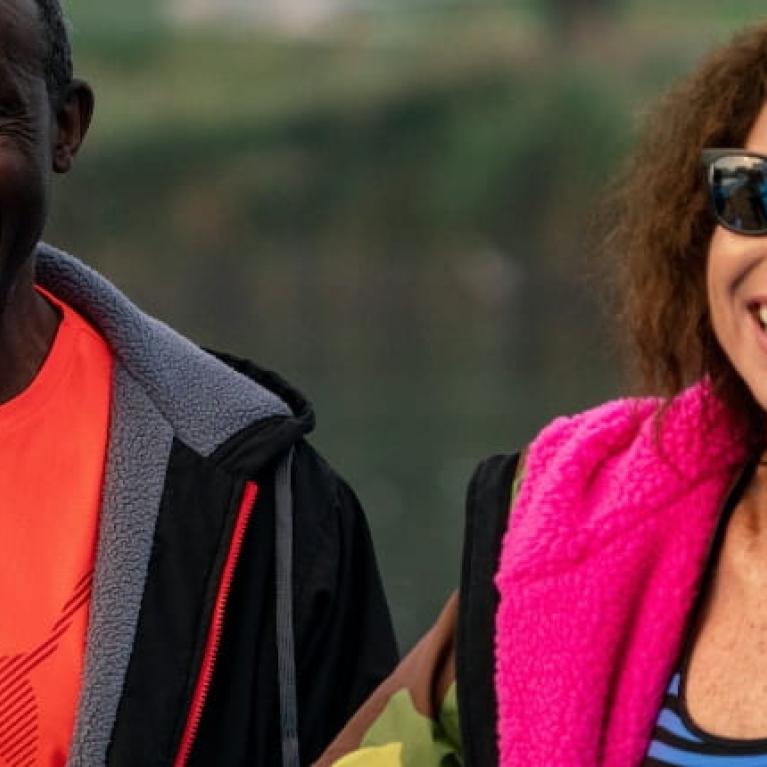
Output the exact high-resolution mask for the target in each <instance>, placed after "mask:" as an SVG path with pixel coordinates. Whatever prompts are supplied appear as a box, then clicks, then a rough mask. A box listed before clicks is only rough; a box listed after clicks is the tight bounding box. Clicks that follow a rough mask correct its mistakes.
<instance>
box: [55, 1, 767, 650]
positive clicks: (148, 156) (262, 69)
mask: <svg viewBox="0 0 767 767" xmlns="http://www.w3.org/2000/svg"><path fill="white" fill-rule="evenodd" d="M65 4H66V6H67V8H68V11H69V15H70V18H71V21H72V25H73V34H74V41H75V56H76V63H77V69H78V72H79V73H80V74H81V75H83V76H85V77H87V78H88V79H89V80H90V81H91V82H92V84H93V85H94V87H95V89H96V93H97V103H98V107H97V114H96V120H95V123H94V125H93V129H92V133H91V136H90V139H89V143H88V145H87V146H86V149H85V151H84V152H83V154H82V156H81V159H80V162H79V164H78V167H77V169H76V172H75V173H74V174H73V175H72V176H71V177H70V178H67V179H66V180H65V181H63V182H62V183H60V184H59V186H58V189H57V199H56V203H55V209H54V212H53V218H52V222H51V227H50V229H49V232H48V235H47V236H48V238H49V239H50V240H51V241H53V242H55V243H57V244H59V245H60V246H62V247H65V248H67V249H70V250H72V251H74V252H76V253H77V254H78V255H80V257H81V258H83V259H85V260H87V261H89V262H90V263H91V264H93V265H94V266H96V267H97V268H98V269H100V270H101V271H103V272H105V273H106V274H107V275H108V276H110V277H111V278H112V279H113V280H114V281H115V282H116V283H117V284H118V285H119V286H120V287H121V288H122V289H123V290H125V291H126V292H127V293H128V294H129V295H130V296H131V297H132V298H134V299H135V300H136V301H137V302H138V303H139V304H140V305H141V306H143V307H144V308H145V309H147V310H148V311H150V312H152V313H154V314H156V315H158V316H159V317H161V318H163V319H165V320H166V321H168V322H169V323H171V324H172V325H174V326H175V327H176V328H178V329H179V330H181V331H182V332H184V333H186V334H188V335H190V336H191V337H192V338H193V339H195V340H196V341H197V342H199V343H201V344H205V345H208V346H212V347H216V348H221V349H226V350H229V351H232V352H234V353H238V354H240V355H244V356H248V357H251V358H252V359H254V360H256V361H257V362H259V363H260V364H261V365H262V366H265V367H270V368H275V369H277V370H278V371H280V372H281V373H282V374H283V375H284V376H285V377H287V378H288V379H289V380H290V381H291V382H293V383H294V384H295V385H296V386H297V387H298V388H300V389H301V390H303V391H304V392H305V393H307V394H308V395H309V397H310V399H311V400H312V401H313V402H314V404H315V406H316V410H317V414H318V427H317V430H316V432H315V435H314V437H313V441H314V443H315V444H316V445H317V446H318V447H319V448H320V449H321V450H322V451H323V452H324V453H325V455H326V456H327V457H328V458H329V459H330V461H331V462H332V463H333V464H334V465H335V466H336V467H337V468H338V470H339V471H340V472H341V473H342V474H343V475H344V476H345V477H346V478H347V479H348V480H349V481H350V483H351V484H352V485H353V487H354V488H355V489H356V491H357V493H358V495H359V496H360V498H361V499H362V501H363V504H364V506H365V508H366V509H367V512H368V517H369V520H370V524H371V528H372V532H373V536H374V539H375V542H376V546H377V550H378V555H379V558H380V564H381V568H382V571H383V576H384V581H385V585H386V588H387V591H388V595H389V598H390V602H391V605H392V608H393V612H394V618H395V623H396V627H397V631H398V634H399V638H400V643H401V646H402V648H403V649H407V648H408V647H409V646H411V645H412V643H413V642H414V641H415V639H416V638H417V637H418V636H419V635H420V634H421V633H422V632H423V631H424V630H425V628H426V627H428V626H429V625H430V624H431V623H432V621H433V620H434V618H435V616H436V614H437V611H438V609H439V607H440V605H441V604H442V602H443V601H444V600H445V598H446V597H447V596H448V595H449V593H450V591H451V590H452V589H454V588H455V587H456V585H457V583H458V580H459V572H460V554H461V539H462V533H463V513H464V493H465V487H466V483H467V481H468V479H469V477H470V475H471V472H472V469H473V467H474V466H475V464H476V463H477V462H478V461H479V460H480V459H481V458H482V457H484V456H487V455H489V454H491V453H494V452H501V451H511V450H514V449H518V448H519V447H520V446H523V445H524V444H525V443H526V442H527V441H528V440H529V439H530V438H531V436H532V435H533V434H534V433H535V432H536V431H537V429H538V428H540V427H541V426H542V425H543V424H544V423H545V422H546V421H547V420H548V419H550V418H551V417H552V416H554V415H556V414H559V413H564V412H573V411H578V410H581V409H583V408H586V407H589V406H591V405H593V404H595V403H597V402H599V401H600V400H602V399H604V398H605V397H608V396H614V395H615V394H616V393H618V392H619V391H620V390H621V388H622V382H623V381H624V378H623V377H622V375H621V372H620V370H619V365H618V362H617V360H618V356H617V355H616V354H615V353H614V352H613V350H612V348H611V343H613V342H612V339H611V335H610V317H609V313H606V312H604V311H602V306H601V303H602V302H601V301H600V299H599V298H598V294H597V293H596V292H595V290H594V286H593V279H592V277H590V275H591V274H592V272H593V263H592V262H591V261H590V259H589V256H590V251H591V250H593V242H591V239H590V237H589V234H588V233H589V227H590V222H591V220H592V218H593V213H594V209H595V203H596V201H597V200H598V199H599V195H600V193H602V192H603V191H604V189H605V186H606V184H607V183H608V180H609V178H610V176H611V174H612V173H613V172H614V169H615V168H616V166H617V164H618V163H619V162H620V160H621V158H622V157H623V156H624V155H625V153H626V152H627V150H628V149H629V148H630V146H631V143H632V139H633V136H634V135H635V130H636V126H637V120H638V118H641V115H642V113H643V111H644V110H645V109H646V108H647V106H648V104H650V103H651V101H652V99H653V98H654V97H656V96H657V95H658V94H659V93H660V92H661V91H662V89H663V88H665V87H666V86H667V85H668V83H669V82H670V81H671V80H672V79H673V78H674V77H675V76H677V75H678V74H680V73H682V72H684V71H687V70H688V69H689V68H690V67H691V66H693V65H694V64H695V62H696V61H697V60H698V59H699V58H700V57H701V56H702V55H703V54H704V53H705V52H706V51H707V50H709V49H710V48H711V47H712V46H713V45H715V44H716V43H717V42H720V41H722V40H723V39H725V38H726V37H728V36H729V35H730V34H731V33H732V32H733V30H735V29H737V28H738V27H739V26H741V25H743V24H744V23H748V22H753V21H758V20H760V18H762V17H763V16H764V14H765V12H764V10H763V8H764V4H763V2H762V0H741V1H740V2H738V3H722V2H718V1H717V0H677V1H676V2H673V3H670V2H668V1H667V0H537V1H536V0H496V1H495V2H490V1H489V0H488V2H483V1H482V0H463V1H462V2H454V1H451V0H443V1H442V2H440V0H165V1H164V2H163V1H162V0H131V2H129V3H128V2H125V0H65ZM613 346H614V344H613Z"/></svg>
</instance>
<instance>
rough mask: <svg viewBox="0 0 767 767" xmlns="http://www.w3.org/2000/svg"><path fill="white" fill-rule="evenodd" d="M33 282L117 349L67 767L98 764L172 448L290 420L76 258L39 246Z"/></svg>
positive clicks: (282, 408)
mask: <svg viewBox="0 0 767 767" xmlns="http://www.w3.org/2000/svg"><path fill="white" fill-rule="evenodd" d="M37 266H38V269H37V278H38V281H39V282H40V284H41V285H42V286H43V287H45V288H47V289H48V290H50V291H51V293H53V294H54V295H55V296H57V297H59V298H61V299H62V300H63V301H64V302H66V303H67V304H69V305H70V306H72V307H73V308H74V309H75V310H76V311H78V312H79V313H80V314H82V315H83V316H84V317H86V318H87V319H88V320H89V321H90V322H91V323H92V324H93V325H94V326H95V327H96V328H97V329H98V330H99V332H100V333H101V334H102V335H103V337H104V338H105V339H106V340H107V342H108V343H109V345H110V346H111V348H112V350H113V353H114V355H115V370H114V375H113V394H112V410H111V418H110V433H109V447H108V453H107V461H106V468H105V476H104V487H103V493H102V495H103V501H102V508H101V518H100V521H99V538H98V550H97V556H96V566H95V572H94V579H93V597H92V600H91V608H90V617H89V625H88V637H87V646H86V654H85V668H84V677H83V684H82V691H81V695H80V701H79V705H78V712H77V717H76V723H75V732H74V737H73V741H72V746H71V749H70V753H69V758H68V760H67V766H68V767H102V765H104V764H105V762H106V755H107V749H108V747H109V741H110V738H111V734H112V730H113V728H114V723H115V719H116V717H117V710H118V706H119V702H120V698H121V696H122V694H123V685H124V682H125V675H126V672H127V669H128V664H129V662H130V657H131V651H132V648H133V644H134V637H135V633H136V627H137V625H138V617H139V612H140V609H141V600H142V596H143V593H144V585H145V581H146V577H147V571H148V567H149V560H150V556H151V553H152V541H153V538H154V529H155V524H156V522H157V515H158V512H159V508H160V501H161V498H162V492H163V487H164V483H165V473H166V469H167V463H168V458H169V456H170V451H171V446H172V443H173V439H174V438H178V439H180V440H181V441H183V442H184V443H186V444H187V445H188V446H189V447H191V448H192V449H194V450H196V451H197V452H199V453H201V454H202V455H205V456H207V455H210V454H211V453H212V452H213V451H214V450H215V449H216V448H217V447H219V446H220V445H221V444H222V443H224V442H225V441H226V440H227V439H228V438H229V437H231V436H233V435H234V434H236V433H237V432H238V431H240V430H241V429H243V428H244V427H246V426H248V425H249V424H251V423H253V422H254V421H257V420H259V419H263V418H266V417H269V416H273V415H288V414H289V413H290V411H289V409H288V407H287V405H286V404H285V403H284V402H282V400H280V399H279V398H278V397H276V396H275V395H274V394H272V393H271V392H269V391H267V390H266V389H264V388H263V387H261V386H259V385H258V384H256V383H254V382H253V381H251V380H250V379H249V378H247V377H245V376H243V375H241V374H239V373H236V372H234V371H232V370H231V369H229V368H228V367H227V366H226V365H224V364H223V363H221V362H220V361H218V360H217V359H215V358H214V357H212V356H210V355H209V354H206V353H205V352H203V351H201V350H200V349H199V348H198V347H196V346H195V345H194V344H192V343H190V342H189V341H187V340H186V339H184V338H182V337H181V336H180V335H178V334H177V333H176V332H174V331H173V330H171V329H170V328H169V327H167V326H166V325H164V324H162V323H161V322H159V321H157V320H155V319H153V318H151V317H148V316H147V315H146V314H144V313H143V312H141V311H140V310H139V309H138V308H136V307H135V306H134V305H133V304H132V303H131V302H130V301H128V299H127V298H125V296H123V295H122V294H121V293H120V292H119V291H118V290H117V289H116V288H115V287H114V286H113V285H111V284H110V283H109V282H108V281H107V280H105V279H104V278H103V277H101V276H100V275H98V274H97V273H96V272H94V271H93V270H92V269H90V268H88V267H87V266H85V265H84V264H82V263H81V262H79V261H78V260H76V259H75V258H73V257H72V256H69V255H67V254H65V253H62V252H61V251H58V250H55V249H54V248H51V247H49V246H47V245H41V246H40V247H39V249H38V252H37Z"/></svg>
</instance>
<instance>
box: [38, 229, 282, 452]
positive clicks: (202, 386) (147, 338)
mask: <svg viewBox="0 0 767 767" xmlns="http://www.w3.org/2000/svg"><path fill="white" fill-rule="evenodd" d="M37 279H38V281H39V283H40V284H41V285H42V286H43V287H44V288H46V289H47V290H50V292H51V293H53V295H55V296H57V297H58V298H60V299H61V300H62V301H64V302H65V303H67V304H69V305H70V306H71V307H72V308H73V309H75V310H76V311H77V312H79V313H80V314H82V315H83V316H84V317H85V318H86V319H88V320H89V322H91V324H93V325H94V326H95V327H96V329H97V330H98V331H99V332H100V333H101V334H102V336H103V337H104V338H105V339H106V341H107V342H108V343H109V345H110V347H111V348H112V351H113V352H114V354H115V356H116V357H117V359H118V360H119V362H120V364H121V365H122V366H123V367H125V368H126V369H127V370H128V372H130V373H131V375H132V376H133V377H134V378H136V379H137V381H139V383H141V385H142V386H143V387H144V388H145V390H146V392H147V394H148V396H149V398H150V399H151V400H152V402H154V404H155V405H156V406H157V408H158V409H159V411H160V412H161V413H162V415H163V416H164V417H165V418H166V420H167V421H168V422H169V423H170V424H171V426H172V427H173V431H174V433H175V435H176V436H177V437H178V438H179V439H180V440H181V441H182V442H184V443H186V444H187V445H188V446H189V447H191V448H192V449H193V450H196V451H197V452H198V453H200V454H202V455H204V456H207V455H210V454H211V453H212V452H213V451H214V450H215V449H216V448H217V447H218V446H219V445H221V444H222V443H223V442H225V441H226V440H227V439H228V438H229V437H230V436H232V435H233V434H235V433H236V432H238V431H240V430H241V429H243V428H244V427H246V426H248V425H249V424H251V423H253V422H254V421H258V420H261V419H263V418H266V417H268V416H273V415H290V410H289V408H288V406H287V405H286V404H285V403H284V402H283V401H282V400H281V399H279V397H277V396H276V395H274V394H273V393H272V392H270V391H268V390H267V389H264V388H263V387H262V386H259V385H258V384H256V383H255V382H253V381H252V380H250V379H249V378H247V377H246V376H244V375H242V374H240V373H237V372H236V371H234V370H232V369H231V368H229V367H227V366H226V365H225V364H224V363H223V362H221V361H220V360H217V359H216V358H215V357H213V356H211V355H210V354H207V353H206V352H204V351H202V350H201V349H200V348H199V347H197V346H195V345H194V344H193V343H191V342H190V341H188V340H187V339H186V338H184V337H183V336H181V335H179V334H178V333H176V332H175V331H174V330H172V329H171V328H169V327H168V326H167V325H165V324H163V323H162V322H160V321H159V320H156V319H154V318H153V317H150V316H148V315H147V314H145V313H144V312H142V311H141V310H140V309H139V308H138V307H136V306H135V305H134V304H132V303H131V302H130V301H129V300H128V299H127V298H126V297H125V296H124V295H123V294H122V293H121V292H120V291H119V290H117V288H115V286H114V285H112V283H110V282H109V281H108V280H106V279H105V278H104V277H102V276H101V275H100V274H98V273H97V272H95V271H94V270H93V269H91V268H90V267H88V266H86V265H85V264H83V263H82V262H81V261H78V260H77V259H76V258H74V257H73V256H70V255H68V254H66V253H63V252H62V251H60V250H57V249H55V248H52V247H51V246H50V245H45V244H41V245H40V246H39V247H38V250H37Z"/></svg>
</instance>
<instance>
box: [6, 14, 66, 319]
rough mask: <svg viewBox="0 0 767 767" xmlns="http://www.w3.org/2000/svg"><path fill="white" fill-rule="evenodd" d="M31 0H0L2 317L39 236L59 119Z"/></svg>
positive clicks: (36, 16)
mask: <svg viewBox="0 0 767 767" xmlns="http://www.w3.org/2000/svg"><path fill="white" fill-rule="evenodd" d="M42 32H43V30H42V25H41V21H40V18H39V15H38V9H37V6H36V4H35V2H34V0H0V312H1V311H2V309H3V306H4V304H5V303H6V300H7V297H8V293H9V291H10V290H11V289H12V287H13V285H14V282H15V281H16V278H17V276H18V275H19V273H20V271H21V269H22V268H23V266H24V265H25V263H27V262H28V261H29V260H30V255H31V253H32V251H33V249H34V247H35V245H36V244H37V242H38V240H39V239H40V236H41V234H42V231H43V227H44V224H45V220H46V216H47V211H48V196H49V186H50V179H51V174H52V170H53V168H54V152H55V147H56V144H57V141H58V137H59V128H58V120H57V116H56V115H55V113H54V109H53V108H52V106H51V103H50V98H49V95H48V89H47V87H46V82H45V77H44V68H43V62H44V60H45V59H44V57H45V53H46V51H45V43H44V38H43V34H42Z"/></svg>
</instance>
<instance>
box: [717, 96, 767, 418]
mask: <svg viewBox="0 0 767 767" xmlns="http://www.w3.org/2000/svg"><path fill="white" fill-rule="evenodd" d="M745 149H750V150H752V151H754V152H760V153H762V154H765V155H767V105H765V106H763V107H762V110H761V112H760V113H759V115H758V116H757V118H756V121H755V122H754V125H753V127H752V128H751V131H750V133H749V134H748V138H747V139H746V144H745ZM706 286H707V290H708V303H709V309H710V312H711V323H712V325H713V328H714V333H715V334H716V337H717V339H718V340H719V344H720V345H721V347H722V349H723V351H724V353H725V354H726V355H727V357H728V358H729V360H730V362H731V363H732V365H733V367H734V368H735V369H736V370H737V371H738V373H740V376H741V378H742V379H743V380H744V381H745V382H746V385H747V386H748V388H749V389H750V390H751V393H752V394H753V396H754V398H755V399H756V401H757V402H758V403H759V405H760V407H761V408H762V410H764V411H767V236H762V237H748V236H744V235H742V234H735V233H734V232H730V231H728V230H727V229H724V228H723V227H721V226H719V225H717V226H716V227H715V228H714V233H713V235H712V237H711V242H710V244H709V249H708V264H707V270H706ZM760 309H761V310H763V311H762V314H763V316H764V319H765V322H764V323H763V322H762V321H761V319H760Z"/></svg>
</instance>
